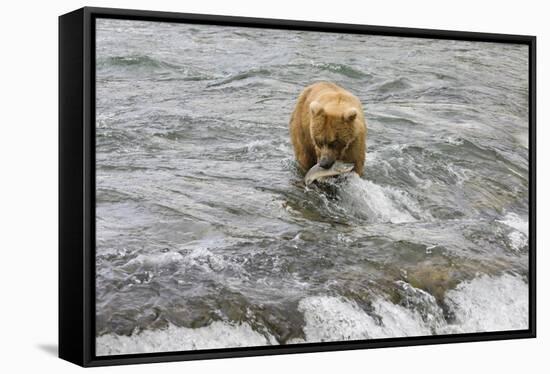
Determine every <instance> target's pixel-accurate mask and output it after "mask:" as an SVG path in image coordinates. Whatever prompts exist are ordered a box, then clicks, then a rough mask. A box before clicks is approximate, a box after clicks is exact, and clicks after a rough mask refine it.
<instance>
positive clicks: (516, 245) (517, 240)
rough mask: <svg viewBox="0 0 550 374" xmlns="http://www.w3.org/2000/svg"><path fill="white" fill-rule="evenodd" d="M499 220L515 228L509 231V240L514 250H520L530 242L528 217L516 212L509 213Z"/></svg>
mask: <svg viewBox="0 0 550 374" xmlns="http://www.w3.org/2000/svg"><path fill="white" fill-rule="evenodd" d="M498 222H500V223H503V224H505V225H506V226H508V227H510V228H512V229H514V230H515V231H511V232H510V233H508V242H509V244H510V246H511V247H512V248H513V249H514V250H516V251H519V250H521V249H522V248H524V247H526V246H527V245H528V244H529V221H528V220H527V219H524V218H522V217H520V216H519V215H517V214H515V213H507V214H506V215H505V216H504V218H503V219H502V220H498Z"/></svg>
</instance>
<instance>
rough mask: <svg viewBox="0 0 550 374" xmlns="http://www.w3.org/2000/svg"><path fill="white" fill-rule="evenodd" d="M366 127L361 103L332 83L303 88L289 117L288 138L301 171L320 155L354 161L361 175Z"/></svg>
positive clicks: (310, 165) (306, 168)
mask: <svg viewBox="0 0 550 374" xmlns="http://www.w3.org/2000/svg"><path fill="white" fill-rule="evenodd" d="M366 135H367V126H366V122H365V117H364V114H363V109H362V106H361V102H360V101H359V99H358V98H357V97H355V96H354V95H353V94H351V93H350V92H348V91H346V90H345V89H343V88H342V87H339V86H337V85H336V84H334V83H329V82H319V83H315V84H312V85H311V86H308V87H306V88H305V89H304V90H303V91H302V93H301V94H300V96H299V97H298V102H297V103H296V108H295V109H294V112H293V113H292V117H291V119H290V138H291V141H292V145H293V146H294V154H295V156H296V160H297V161H298V163H299V164H300V166H301V167H302V169H303V170H304V171H307V170H309V169H310V168H311V167H312V166H314V165H315V164H316V163H317V162H318V161H319V160H320V159H321V157H328V158H331V159H333V160H341V161H343V162H346V163H353V164H355V167H354V169H353V170H354V171H355V172H356V173H357V174H359V175H362V174H363V168H364V165H365V151H366V145H365V142H366Z"/></svg>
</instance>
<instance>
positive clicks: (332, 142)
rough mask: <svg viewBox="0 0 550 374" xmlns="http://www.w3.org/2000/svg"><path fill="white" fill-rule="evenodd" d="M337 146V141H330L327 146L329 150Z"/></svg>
mask: <svg viewBox="0 0 550 374" xmlns="http://www.w3.org/2000/svg"><path fill="white" fill-rule="evenodd" d="M338 144H339V142H338V140H333V141H331V142H330V143H328V146H329V147H330V148H335V147H337V146H338Z"/></svg>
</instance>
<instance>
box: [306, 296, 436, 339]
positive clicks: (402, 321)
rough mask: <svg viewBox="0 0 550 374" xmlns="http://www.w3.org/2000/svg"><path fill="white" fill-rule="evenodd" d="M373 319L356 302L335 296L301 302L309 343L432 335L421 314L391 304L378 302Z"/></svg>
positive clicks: (319, 297) (310, 298) (375, 303)
mask: <svg viewBox="0 0 550 374" xmlns="http://www.w3.org/2000/svg"><path fill="white" fill-rule="evenodd" d="M373 308H374V310H373V312H374V313H373V315H372V316H371V315H370V314H368V313H366V312H365V311H364V310H363V309H361V308H360V307H359V306H358V305H357V303H356V302H354V301H352V300H346V299H343V298H339V297H332V296H315V297H309V298H306V299H304V300H302V301H301V302H300V305H299V310H300V311H301V312H302V313H303V314H304V319H305V321H306V326H305V327H304V333H305V335H306V341H308V342H326V341H341V340H361V339H376V338H388V337H396V336H422V335H429V334H430V333H431V330H430V327H429V326H428V324H426V323H425V322H424V321H423V320H422V317H421V316H420V314H419V313H418V312H416V311H413V310H409V309H407V308H405V307H403V306H401V305H396V304H393V303H392V302H390V301H387V300H383V299H377V300H376V301H375V302H374V303H373Z"/></svg>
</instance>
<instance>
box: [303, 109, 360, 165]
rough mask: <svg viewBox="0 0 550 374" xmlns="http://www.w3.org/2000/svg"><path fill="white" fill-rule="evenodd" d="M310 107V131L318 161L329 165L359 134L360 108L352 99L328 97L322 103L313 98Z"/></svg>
mask: <svg viewBox="0 0 550 374" xmlns="http://www.w3.org/2000/svg"><path fill="white" fill-rule="evenodd" d="M309 109H310V111H311V117H310V118H311V122H310V134H311V138H312V142H313V145H314V147H315V153H316V154H317V162H318V163H319V165H320V166H321V167H322V168H325V169H329V168H330V167H331V166H332V165H333V164H334V162H335V161H336V160H340V159H341V157H342V155H343V154H344V152H345V150H346V149H347V148H348V147H349V145H350V144H351V143H353V141H354V140H355V139H356V138H357V125H356V123H355V121H357V116H358V109H357V108H356V107H355V106H353V105H352V104H351V103H348V102H346V101H341V100H329V101H328V102H325V103H321V102H319V101H313V102H312V103H311V104H310V106H309Z"/></svg>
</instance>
